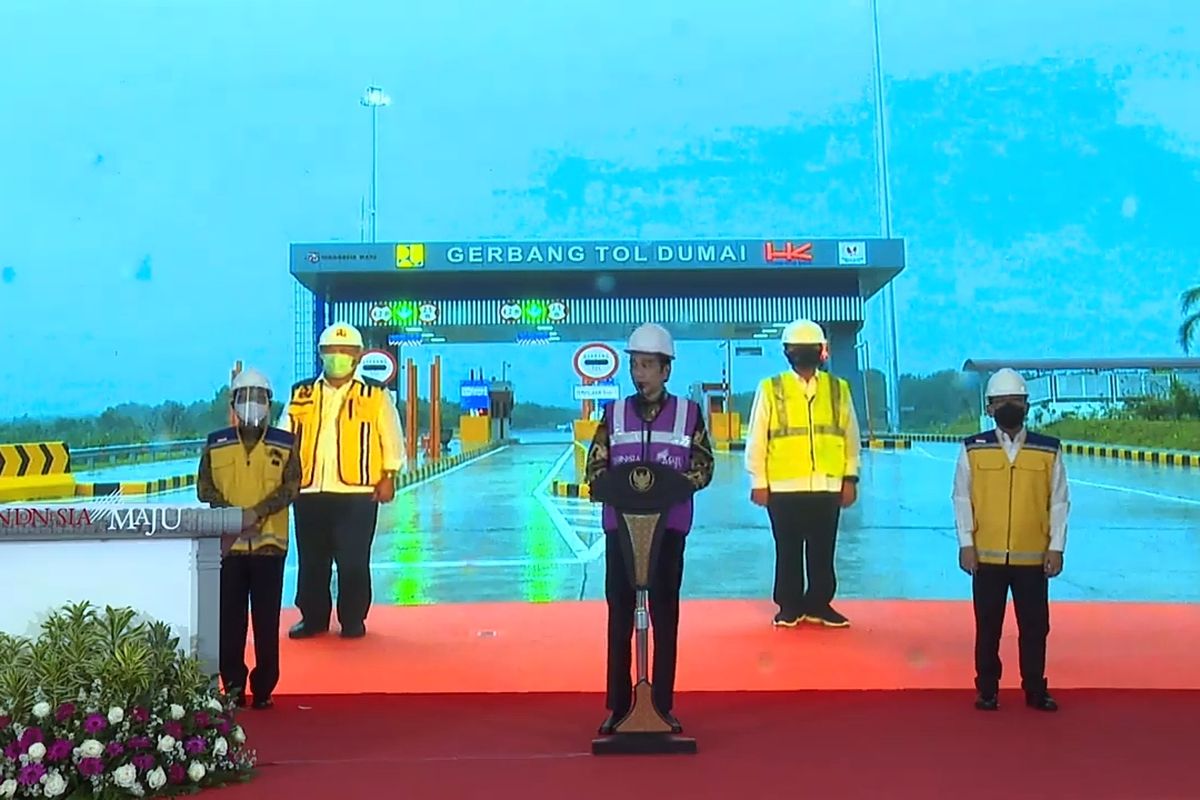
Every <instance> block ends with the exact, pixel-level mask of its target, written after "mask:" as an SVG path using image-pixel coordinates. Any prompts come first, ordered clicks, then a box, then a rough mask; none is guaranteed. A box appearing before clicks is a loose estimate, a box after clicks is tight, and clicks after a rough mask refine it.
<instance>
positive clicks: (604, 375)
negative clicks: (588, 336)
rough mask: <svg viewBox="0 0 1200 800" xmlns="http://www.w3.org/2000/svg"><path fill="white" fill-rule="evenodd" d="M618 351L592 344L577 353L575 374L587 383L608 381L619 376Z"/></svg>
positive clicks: (599, 344) (595, 343) (596, 343)
mask: <svg viewBox="0 0 1200 800" xmlns="http://www.w3.org/2000/svg"><path fill="white" fill-rule="evenodd" d="M617 363H618V359H617V351H616V350H613V349H612V348H611V347H609V346H608V345H606V344H601V343H599V342H592V343H591V344H585V345H584V346H583V347H581V348H579V349H578V350H576V351H575V359H574V365H575V374H576V375H578V376H579V377H581V378H583V379H584V380H587V381H606V380H608V379H609V378H611V377H612V376H613V375H616V374H617Z"/></svg>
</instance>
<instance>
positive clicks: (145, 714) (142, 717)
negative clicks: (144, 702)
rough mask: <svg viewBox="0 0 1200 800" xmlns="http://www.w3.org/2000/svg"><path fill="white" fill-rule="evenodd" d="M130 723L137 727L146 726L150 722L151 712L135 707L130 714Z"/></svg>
mask: <svg viewBox="0 0 1200 800" xmlns="http://www.w3.org/2000/svg"><path fill="white" fill-rule="evenodd" d="M129 721H130V722H132V723H134V724H135V725H144V724H146V723H147V722H149V721H150V712H149V711H147V710H146V709H145V708H144V707H142V706H135V707H134V708H133V710H132V711H130V712H129Z"/></svg>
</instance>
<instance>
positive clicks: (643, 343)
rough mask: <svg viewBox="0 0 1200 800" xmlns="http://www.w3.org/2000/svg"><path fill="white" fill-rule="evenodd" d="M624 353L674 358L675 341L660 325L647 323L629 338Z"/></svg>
mask: <svg viewBox="0 0 1200 800" xmlns="http://www.w3.org/2000/svg"><path fill="white" fill-rule="evenodd" d="M625 352H626V353H651V354H654V355H660V356H666V357H667V358H674V357H675V340H674V339H672V338H671V334H670V332H669V331H668V330H667V329H666V328H664V327H663V326H662V325H655V324H654V323H653V322H647V323H646V324H645V325H641V326H639V327H638V329H637V330H635V331H634V332H633V333H632V334H631V335H630V336H629V344H628V345H626V347H625Z"/></svg>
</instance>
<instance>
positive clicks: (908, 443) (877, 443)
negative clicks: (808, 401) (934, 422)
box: [715, 438, 913, 453]
mask: <svg viewBox="0 0 1200 800" xmlns="http://www.w3.org/2000/svg"><path fill="white" fill-rule="evenodd" d="M861 444H862V446H863V447H865V448H867V449H868V450H911V449H912V446H913V440H912V439H910V438H902V439H893V438H888V439H863V440H862V442H861ZM715 449H716V451H717V452H718V453H722V452H728V451H731V450H736V451H738V452H741V451H743V450H745V449H746V443H745V442H729V443H728V444H727V445H726V446H725V447H721V446H720V445H718V446H717V447H716V448H715Z"/></svg>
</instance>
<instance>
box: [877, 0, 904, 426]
mask: <svg viewBox="0 0 1200 800" xmlns="http://www.w3.org/2000/svg"><path fill="white" fill-rule="evenodd" d="M871 26H872V30H873V32H874V38H873V41H874V45H875V47H874V54H873V55H874V70H873V71H874V74H875V123H876V140H875V141H876V147H877V149H878V161H879V216H880V221H881V225H880V227H881V228H882V229H883V237H884V238H885V239H890V238H892V195H891V189H890V187H889V185H888V171H887V170H888V167H887V118H886V111H885V104H884V99H883V55H882V53H881V51H880V46H879V6H878V0H871ZM884 321H885V323H886V324H887V327H888V330H887V333H886V334H885V338H884V350H885V353H886V354H887V355H888V356H889V358H888V359H887V361H888V372H889V373H890V374H889V375H888V378H889V380H888V381H887V382H886V383H887V388H888V390H889V391H888V395H889V397H888V403H887V424H888V430H889V431H891V432H892V433H898V432H899V430H900V365H899V358H900V343H899V337H897V335H896V282H895V280H890V281H888V285H887V293H886V303H885V306H884Z"/></svg>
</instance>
